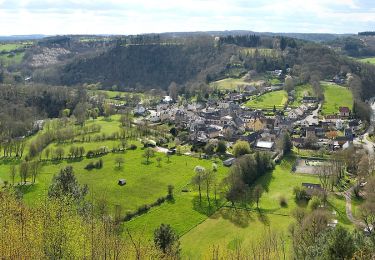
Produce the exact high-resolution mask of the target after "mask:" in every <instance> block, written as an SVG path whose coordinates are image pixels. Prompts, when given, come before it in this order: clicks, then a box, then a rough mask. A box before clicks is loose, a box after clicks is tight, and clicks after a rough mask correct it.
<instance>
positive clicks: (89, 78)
mask: <svg viewBox="0 0 375 260" xmlns="http://www.w3.org/2000/svg"><path fill="white" fill-rule="evenodd" d="M233 52H234V48H231V47H230V46H226V47H224V48H222V49H217V48H215V47H214V45H213V42H210V43H209V42H204V43H201V44H197V43H196V44H189V45H185V44H168V45H161V44H144V45H127V46H124V45H117V46H116V47H115V48H113V49H111V50H110V51H108V52H105V53H102V54H100V55H98V56H96V57H93V58H90V59H76V60H74V61H73V62H72V63H70V64H68V65H66V66H65V67H64V68H63V70H62V72H63V73H62V75H61V82H62V83H63V84H66V85H72V84H79V83H96V82H102V83H104V84H105V85H110V86H112V85H119V86H121V85H124V84H126V85H127V86H131V87H138V88H143V87H147V88H149V89H150V88H167V87H168V85H169V84H170V83H171V82H172V81H174V82H176V83H177V84H185V83H187V82H188V81H191V80H194V79H196V78H197V77H199V76H200V75H204V74H207V73H210V72H216V71H218V70H220V69H222V68H225V65H226V63H227V62H228V60H229V58H230V56H231V53H233Z"/></svg>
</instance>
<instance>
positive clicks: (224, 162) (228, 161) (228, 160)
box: [223, 158, 236, 167]
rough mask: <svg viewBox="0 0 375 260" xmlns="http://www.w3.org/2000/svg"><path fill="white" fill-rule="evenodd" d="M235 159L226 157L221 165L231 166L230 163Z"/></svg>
mask: <svg viewBox="0 0 375 260" xmlns="http://www.w3.org/2000/svg"><path fill="white" fill-rule="evenodd" d="M235 161H236V158H229V159H226V160H225V161H223V165H224V166H227V167H229V166H232V164H233V163H234V162H235Z"/></svg>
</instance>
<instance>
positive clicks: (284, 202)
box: [279, 195, 288, 208]
mask: <svg viewBox="0 0 375 260" xmlns="http://www.w3.org/2000/svg"><path fill="white" fill-rule="evenodd" d="M279 204H280V206H281V207H283V208H285V207H287V206H288V200H287V199H286V198H285V197H284V196H283V195H281V196H280V197H279Z"/></svg>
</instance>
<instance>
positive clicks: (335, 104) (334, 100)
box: [322, 83, 353, 115]
mask: <svg viewBox="0 0 375 260" xmlns="http://www.w3.org/2000/svg"><path fill="white" fill-rule="evenodd" d="M323 89H324V102H323V109H322V113H323V114H324V115H328V114H336V113H338V111H339V108H340V107H344V106H346V107H349V108H350V109H352V108H353V94H352V92H351V91H350V90H349V89H347V88H345V87H341V86H338V85H335V84H329V83H323Z"/></svg>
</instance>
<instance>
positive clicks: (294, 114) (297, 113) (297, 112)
mask: <svg viewBox="0 0 375 260" xmlns="http://www.w3.org/2000/svg"><path fill="white" fill-rule="evenodd" d="M303 113H304V111H303V110H302V109H300V108H296V109H293V110H290V111H289V113H288V118H289V119H291V120H297V119H298V118H300V117H301V116H303Z"/></svg>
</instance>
